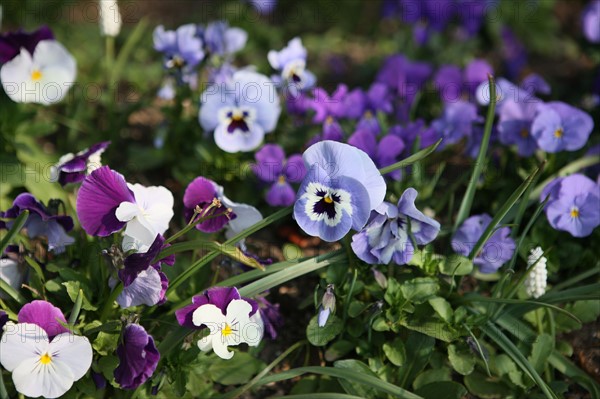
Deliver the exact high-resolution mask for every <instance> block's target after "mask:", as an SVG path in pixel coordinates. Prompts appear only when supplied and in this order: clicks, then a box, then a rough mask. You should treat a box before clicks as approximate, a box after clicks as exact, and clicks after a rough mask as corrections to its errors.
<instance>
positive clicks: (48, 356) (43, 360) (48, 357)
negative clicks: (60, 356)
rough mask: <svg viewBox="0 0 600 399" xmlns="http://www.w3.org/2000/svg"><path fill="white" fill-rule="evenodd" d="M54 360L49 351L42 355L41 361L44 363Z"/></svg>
mask: <svg viewBox="0 0 600 399" xmlns="http://www.w3.org/2000/svg"><path fill="white" fill-rule="evenodd" d="M51 361H52V356H50V355H49V354H48V353H47V352H46V353H44V354H43V355H42V356H41V357H40V363H42V364H48V363H50V362H51Z"/></svg>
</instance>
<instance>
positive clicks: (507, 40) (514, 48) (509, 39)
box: [500, 26, 527, 79]
mask: <svg viewBox="0 0 600 399" xmlns="http://www.w3.org/2000/svg"><path fill="white" fill-rule="evenodd" d="M500 38H501V43H502V58H504V63H505V65H506V70H507V72H508V77H509V78H511V79H516V78H517V77H518V76H519V74H520V73H521V71H522V70H523V67H525V64H527V50H526V49H525V46H524V45H523V43H521V41H520V40H519V38H518V37H517V36H516V35H515V33H514V32H513V31H512V30H511V29H510V28H509V27H508V26H503V27H502V30H501V32H500Z"/></svg>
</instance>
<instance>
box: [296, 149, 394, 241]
mask: <svg viewBox="0 0 600 399" xmlns="http://www.w3.org/2000/svg"><path fill="white" fill-rule="evenodd" d="M303 159H304V163H305V165H306V167H307V169H309V170H308V173H307V175H306V177H305V178H304V180H303V182H302V184H301V186H300V189H299V190H298V194H297V195H296V203H295V205H294V218H295V219H296V221H297V222H298V225H299V226H300V228H302V230H304V231H305V232H306V233H307V234H309V235H312V236H318V237H320V238H321V239H323V240H325V241H329V242H333V241H337V240H339V239H341V238H342V237H343V236H344V235H346V234H347V233H348V232H349V231H350V229H355V230H360V229H361V228H362V227H363V226H364V225H365V223H366V222H367V220H368V218H369V214H370V211H371V210H372V209H375V208H376V207H377V206H379V204H381V203H382V202H383V199H384V196H385V192H386V185H385V181H384V180H383V177H382V176H381V173H380V172H379V170H377V167H376V166H375V164H374V163H373V161H372V160H371V158H369V156H368V155H367V154H366V153H365V152H363V151H362V150H359V149H358V148H355V147H352V146H350V145H348V144H343V143H338V142H335V141H322V142H319V143H316V144H314V145H312V146H311V147H310V148H308V149H307V150H306V151H305V152H304V154H303Z"/></svg>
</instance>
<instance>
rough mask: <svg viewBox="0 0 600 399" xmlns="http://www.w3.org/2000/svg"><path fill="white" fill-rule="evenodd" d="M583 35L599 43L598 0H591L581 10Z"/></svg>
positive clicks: (599, 14)
mask: <svg viewBox="0 0 600 399" xmlns="http://www.w3.org/2000/svg"><path fill="white" fill-rule="evenodd" d="M581 20H582V21H581V22H582V25H583V35H584V36H585V38H586V39H588V40H589V41H590V42H592V43H600V0H593V1H591V2H590V3H589V4H588V5H587V7H586V8H585V9H584V10H583V14H582V18H581Z"/></svg>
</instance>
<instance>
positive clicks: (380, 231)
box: [352, 188, 440, 265]
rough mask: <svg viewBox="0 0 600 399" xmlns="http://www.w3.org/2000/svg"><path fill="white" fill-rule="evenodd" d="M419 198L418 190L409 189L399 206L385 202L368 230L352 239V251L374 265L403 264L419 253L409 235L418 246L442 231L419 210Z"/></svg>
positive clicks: (366, 227)
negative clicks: (417, 205)
mask: <svg viewBox="0 0 600 399" xmlns="http://www.w3.org/2000/svg"><path fill="white" fill-rule="evenodd" d="M416 198H417V190H415V189H414V188H408V189H406V190H405V191H404V193H402V196H401V197H400V200H399V201H398V205H397V206H394V205H393V204H390V203H389V202H383V203H382V204H381V205H380V206H379V207H377V208H376V209H375V210H374V211H373V212H372V213H371V218H370V220H369V223H368V224H367V225H366V226H365V228H364V229H362V230H361V231H360V232H359V233H358V234H355V235H354V236H352V250H353V251H354V253H355V254H356V256H358V257H359V258H360V259H361V260H363V261H364V262H367V263H369V264H371V265H376V264H389V263H390V262H392V261H394V263H396V264H398V265H404V264H406V263H408V262H409V261H410V260H411V259H412V257H413V255H414V252H415V250H416V248H414V246H413V242H412V240H411V237H410V234H412V235H413V237H414V239H415V242H416V244H418V245H425V244H429V243H430V242H431V241H433V240H434V239H435V238H436V237H437V235H438V233H439V231H440V224H439V223H438V222H437V221H436V220H434V219H432V218H430V217H428V216H425V215H424V214H423V213H422V212H421V211H419V210H418V209H417V207H416V206H415V199H416Z"/></svg>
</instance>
